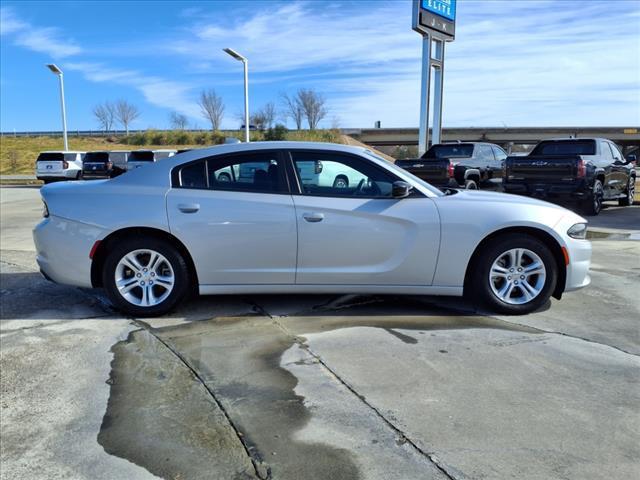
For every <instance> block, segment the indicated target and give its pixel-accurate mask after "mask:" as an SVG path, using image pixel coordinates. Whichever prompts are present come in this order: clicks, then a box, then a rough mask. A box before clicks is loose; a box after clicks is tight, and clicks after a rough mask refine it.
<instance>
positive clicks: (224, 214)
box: [167, 150, 297, 285]
mask: <svg viewBox="0 0 640 480" xmlns="http://www.w3.org/2000/svg"><path fill="white" fill-rule="evenodd" d="M281 158H282V157H281V153H279V152H278V151H277V150H274V151H266V150H264V151H263V150H256V151H252V152H247V153H239V154H233V155H217V156H213V157H209V158H208V159H202V160H198V161H195V162H191V163H189V164H185V165H183V166H180V167H176V168H175V169H174V171H173V173H172V188H171V190H170V191H169V193H168V194H167V213H168V217H169V226H170V229H171V233H173V234H174V235H175V236H176V237H178V238H179V239H180V240H181V241H182V242H183V243H184V244H185V246H186V247H187V248H188V250H189V252H190V253H191V255H192V257H193V261H194V263H195V267H196V270H197V273H198V280H199V282H200V284H201V285H248V284H293V283H294V282H295V269H296V252H297V232H296V216H295V209H294V205H293V200H292V198H291V195H290V193H289V191H288V187H287V183H286V177H285V174H284V171H283V167H282V159H281ZM246 165H249V168H245V166H246ZM241 171H242V172H243V175H242V176H241V175H239V172H241ZM249 172H250V174H249ZM222 174H227V175H229V176H230V178H224V179H221V178H222V177H225V175H222Z"/></svg>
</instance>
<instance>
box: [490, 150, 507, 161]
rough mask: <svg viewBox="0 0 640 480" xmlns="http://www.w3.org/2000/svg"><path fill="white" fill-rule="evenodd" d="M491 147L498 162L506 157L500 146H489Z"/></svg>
mask: <svg viewBox="0 0 640 480" xmlns="http://www.w3.org/2000/svg"><path fill="white" fill-rule="evenodd" d="M491 148H492V149H493V154H494V155H495V156H496V160H497V161H498V162H502V161H503V160H504V159H505V158H507V156H508V155H507V154H506V152H505V151H504V150H502V149H501V148H500V147H491Z"/></svg>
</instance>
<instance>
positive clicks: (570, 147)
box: [531, 140, 596, 156]
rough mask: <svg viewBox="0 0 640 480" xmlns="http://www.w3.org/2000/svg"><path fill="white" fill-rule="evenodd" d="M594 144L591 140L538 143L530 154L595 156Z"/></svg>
mask: <svg viewBox="0 0 640 480" xmlns="http://www.w3.org/2000/svg"><path fill="white" fill-rule="evenodd" d="M595 154H596V142H595V141H593V140H559V141H548V142H540V143H539V144H538V145H537V146H536V148H534V149H533V151H532V152H531V155H532V156H535V155H543V156H546V155H595Z"/></svg>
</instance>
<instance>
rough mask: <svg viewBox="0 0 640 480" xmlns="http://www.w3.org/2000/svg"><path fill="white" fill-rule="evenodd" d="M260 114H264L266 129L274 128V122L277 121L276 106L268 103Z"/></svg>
mask: <svg viewBox="0 0 640 480" xmlns="http://www.w3.org/2000/svg"><path fill="white" fill-rule="evenodd" d="M260 112H261V113H262V118H263V120H264V126H265V128H273V122H275V121H276V104H275V103H273V102H268V103H266V104H265V106H264V107H262V110H261V111H260Z"/></svg>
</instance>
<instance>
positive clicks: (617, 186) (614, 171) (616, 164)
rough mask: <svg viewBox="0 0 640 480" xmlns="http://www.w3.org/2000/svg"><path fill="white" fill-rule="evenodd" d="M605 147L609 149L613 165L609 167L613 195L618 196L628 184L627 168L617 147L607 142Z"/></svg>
mask: <svg viewBox="0 0 640 480" xmlns="http://www.w3.org/2000/svg"><path fill="white" fill-rule="evenodd" d="M607 145H609V148H610V149H611V156H612V158H613V164H612V166H611V177H612V182H613V184H612V190H615V193H617V194H618V195H620V194H622V193H624V191H625V190H626V188H627V183H628V182H629V167H627V164H626V163H625V161H624V157H623V156H622V153H620V150H618V147H617V146H616V145H615V144H613V143H611V142H607Z"/></svg>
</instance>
